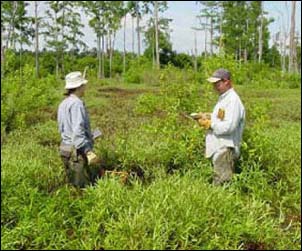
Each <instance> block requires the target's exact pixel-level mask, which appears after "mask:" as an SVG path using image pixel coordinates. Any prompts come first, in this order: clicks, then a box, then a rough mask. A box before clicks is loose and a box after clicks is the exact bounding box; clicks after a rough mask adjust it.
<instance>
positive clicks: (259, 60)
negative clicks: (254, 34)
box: [258, 1, 263, 63]
mask: <svg viewBox="0 0 302 251" xmlns="http://www.w3.org/2000/svg"><path fill="white" fill-rule="evenodd" d="M260 8H261V15H260V27H259V42H258V44H259V55H258V56H259V57H258V62H259V63H261V60H262V46H263V41H262V34H263V10H262V8H263V7H262V1H260Z"/></svg>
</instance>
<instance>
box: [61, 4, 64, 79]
mask: <svg viewBox="0 0 302 251" xmlns="http://www.w3.org/2000/svg"><path fill="white" fill-rule="evenodd" d="M64 27H65V6H63V13H62V45H61V50H62V51H61V53H62V62H61V63H62V69H61V73H62V75H63V76H64V75H65V67H64V60H65V59H64V56H65V55H64V45H65V39H64V35H65V34H64Z"/></svg>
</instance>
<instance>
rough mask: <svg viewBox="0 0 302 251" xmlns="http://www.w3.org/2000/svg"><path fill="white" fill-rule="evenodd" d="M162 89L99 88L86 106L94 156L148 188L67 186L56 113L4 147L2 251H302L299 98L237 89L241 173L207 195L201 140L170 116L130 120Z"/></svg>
mask: <svg viewBox="0 0 302 251" xmlns="http://www.w3.org/2000/svg"><path fill="white" fill-rule="evenodd" d="M159 88H160V87H159V86H158V87H156V88H155V87H154V86H148V85H125V84H121V83H112V84H111V83H110V82H106V83H105V84H101V83H97V82H95V83H92V84H91V86H90V87H89V88H88V89H87V93H86V96H85V103H86V104H87V107H88V110H89V112H90V115H91V120H92V121H91V122H92V127H93V128H94V127H99V128H100V129H101V130H102V131H103V133H104V136H103V138H102V139H100V140H99V141H97V142H96V146H95V147H96V152H97V153H98V154H100V156H101V158H103V159H104V160H105V161H106V162H107V164H108V167H109V168H110V169H114V168H117V169H124V170H126V169H127V170H129V169H131V168H132V167H133V166H136V165H138V166H140V167H141V168H143V169H144V170H146V175H147V179H146V181H145V182H141V181H140V180H137V179H135V178H130V180H129V183H128V184H127V185H122V184H121V183H120V182H119V180H118V179H114V178H105V179H102V180H99V181H98V183H97V184H96V186H94V187H88V188H87V189H84V190H80V191H79V190H77V189H74V188H73V187H71V186H69V185H66V184H64V172H63V165H62V163H61V160H60V158H59V156H58V144H59V141H60V137H59V135H58V131H57V124H56V117H55V116H53V115H52V113H51V112H50V113H49V114H45V116H49V119H48V121H46V122H43V123H39V124H35V125H33V126H31V127H29V128H27V129H23V130H15V131H13V132H12V133H10V134H9V135H8V136H7V137H6V139H5V142H4V143H3V145H2V147H1V156H2V158H1V249H249V248H254V249H255V248H258V249H260V248H262V249H274V250H278V249H297V250H298V249H301V244H300V242H301V230H300V227H301V209H300V208H301V193H300V191H301V190H300V189H301V165H300V163H301V143H300V142H301V115H300V113H301V108H300V105H301V96H300V90H299V89H282V90H281V89H269V90H258V89H250V87H249V89H248V88H246V87H244V86H238V87H236V89H238V93H239V94H240V95H241V97H242V100H243V102H244V104H245V105H246V107H247V108H248V109H247V111H249V112H250V114H248V115H247V116H248V118H249V120H248V121H247V130H246V132H247V134H246V135H247V136H246V138H245V139H246V142H247V148H245V149H243V157H244V158H243V159H242V162H241V168H242V170H241V173H237V174H236V175H235V177H234V180H233V182H232V183H231V184H229V185H228V186H224V187H213V186H212V185H211V184H210V180H211V175H212V169H211V166H210V163H209V161H208V160H206V159H204V157H203V150H204V143H203V142H204V134H203V132H202V131H201V130H200V128H198V127H196V126H195V125H194V124H193V123H192V122H191V121H186V120H183V119H181V118H180V117H178V116H177V112H176V113H174V112H168V113H167V114H161V115H160V116H159V114H158V113H156V112H155V113H146V114H144V113H138V112H136V108H137V105H138V104H137V98H138V97H140V96H141V95H143V94H145V93H147V94H150V95H155V96H156V95H159V94H158V93H157V91H158V90H159ZM172 94H173V93H172ZM151 98H152V97H150V99H151ZM167 101H170V100H169V99H168V98H167ZM172 101H174V100H172ZM171 104H172V105H173V103H171ZM162 105H170V103H168V104H166V103H162ZM162 107H163V108H167V107H165V106H162ZM263 107H264V108H263ZM168 108H169V107H168ZM262 108H263V109H262ZM257 109H258V110H257ZM264 111H267V113H268V117H267V121H261V120H259V121H260V122H259V123H260V124H259V126H258V127H257V125H255V124H257V123H256V122H255V121H258V120H257V116H258V115H259V116H260V115H261V116H262V115H263V114H262V113H263V112H264ZM298 113H299V114H298ZM254 149H255V150H254ZM171 166H172V167H173V168H175V170H174V172H167V170H169V167H171ZM148 175H149V176H148Z"/></svg>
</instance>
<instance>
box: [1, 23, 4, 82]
mask: <svg viewBox="0 0 302 251" xmlns="http://www.w3.org/2000/svg"><path fill="white" fill-rule="evenodd" d="M3 34H4V27H3V26H2V25H1V79H2V78H4V65H5V55H4V53H5V45H3Z"/></svg>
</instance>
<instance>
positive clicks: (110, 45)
mask: <svg viewBox="0 0 302 251" xmlns="http://www.w3.org/2000/svg"><path fill="white" fill-rule="evenodd" d="M195 3H196V7H197V8H199V9H200V14H199V15H198V16H196V19H197V20H198V25H197V26H196V27H193V28H192V29H194V30H195V36H197V32H198V31H203V37H202V38H203V39H204V45H205V48H204V52H203V54H202V57H208V56H214V55H216V54H231V55H234V58H235V59H236V60H238V61H239V62H240V63H241V62H242V63H246V62H248V61H254V62H258V63H262V62H265V63H268V64H270V65H271V66H274V67H280V68H281V69H282V70H283V71H289V72H298V71H299V70H300V67H299V66H300V65H301V63H300V62H301V57H300V53H299V52H300V51H301V45H300V43H299V39H298V38H297V35H296V31H295V30H296V27H295V9H296V1H292V2H291V8H292V16H291V27H290V32H289V34H287V37H288V38H289V42H287V40H286V39H285V40H284V37H285V35H284V32H283V33H282V32H281V31H280V34H279V37H278V39H274V43H273V46H272V47H269V39H270V36H271V34H270V32H269V29H268V26H269V24H270V23H271V22H274V20H273V19H269V18H268V17H267V12H265V11H264V9H263V1H197V2H195ZM33 4H34V10H35V11H34V15H33V16H30V15H29V14H28V5H29V2H28V1H1V77H3V76H4V73H5V70H4V66H5V60H6V51H8V50H12V51H14V52H15V53H18V55H19V58H20V61H21V60H22V55H23V47H24V45H25V44H26V45H27V46H31V48H32V49H33V51H34V54H35V69H36V76H37V77H39V75H40V74H39V72H40V70H39V57H40V56H41V53H43V52H42V50H41V48H40V47H39V41H40V39H41V36H43V38H44V40H45V48H44V50H43V51H44V52H45V51H46V52H49V51H51V52H52V55H53V57H54V60H55V67H54V68H55V75H56V76H57V77H59V76H60V75H61V76H63V75H64V74H65V73H66V72H65V63H66V62H65V61H66V59H65V57H66V56H67V55H68V59H69V60H70V61H71V62H75V61H76V60H77V58H78V56H79V54H80V52H81V51H82V52H84V54H85V52H86V54H88V52H89V49H88V46H87V44H86V43H85V41H84V33H83V30H84V29H83V28H84V25H83V23H82V19H81V13H84V14H85V15H86V16H87V18H88V20H89V26H90V27H91V28H92V29H93V32H94V34H95V38H96V54H97V55H96V57H97V77H98V78H104V77H105V70H104V69H105V60H107V61H108V62H109V77H111V75H112V63H113V57H114V55H116V54H117V53H118V52H117V50H116V49H115V43H116V33H117V31H119V30H123V45H124V46H123V51H122V52H120V54H121V55H122V64H123V73H125V71H126V64H127V60H126V59H127V53H129V52H127V51H126V46H125V45H126V27H127V25H129V24H128V22H129V21H131V24H132V53H133V56H134V57H137V58H139V57H141V56H145V57H146V58H148V59H150V60H151V61H152V63H153V66H154V67H155V68H158V69H159V68H160V65H165V64H167V63H169V62H170V63H171V62H172V63H174V64H176V65H177V64H178V65H183V63H184V62H185V61H186V62H189V64H190V65H193V66H194V68H195V70H197V65H198V63H197V58H198V55H197V49H196V42H195V48H194V50H193V48H192V53H191V55H186V54H185V53H178V54H177V53H176V52H175V51H173V50H172V42H171V38H170V33H171V30H170V28H169V23H170V22H171V21H172V20H171V19H168V18H165V17H164V15H165V11H166V10H167V9H168V3H167V1H47V2H44V3H43V4H45V5H46V12H45V15H43V16H42V14H41V13H40V11H39V8H41V2H39V1H34V2H33ZM145 15H146V16H148V17H149V19H148V21H147V24H146V25H145V26H142V25H141V20H142V18H143V16H145ZM129 17H130V18H131V20H128V19H129ZM135 26H136V27H135ZM188 29H190V27H188ZM135 33H136V43H137V48H136V50H135V48H134V42H135ZM281 34H283V36H281ZM142 36H144V37H143V42H144V43H145V45H146V49H145V51H144V52H142V49H141V48H142V46H141V38H142ZM195 41H196V37H195ZM17 45H18V50H17ZM105 58H106V59H105ZM286 63H287V65H286Z"/></svg>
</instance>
